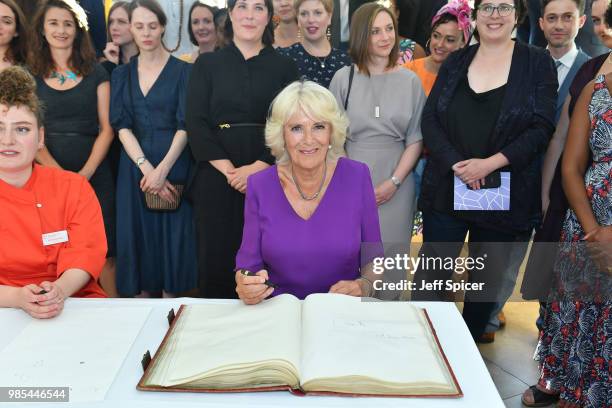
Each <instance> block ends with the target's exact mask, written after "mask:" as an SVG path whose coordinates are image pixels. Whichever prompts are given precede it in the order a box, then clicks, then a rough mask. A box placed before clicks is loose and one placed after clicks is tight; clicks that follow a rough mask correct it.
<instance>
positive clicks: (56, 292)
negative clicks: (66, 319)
mask: <svg viewBox="0 0 612 408" xmlns="http://www.w3.org/2000/svg"><path fill="white" fill-rule="evenodd" d="M39 286H40V287H41V288H43V289H44V290H46V291H47V293H45V294H44V295H43V296H45V298H46V300H44V301H42V302H38V304H39V305H40V306H49V305H55V304H57V305H59V306H60V310H61V309H63V307H64V300H66V296H65V295H64V291H63V290H62V288H61V287H60V286H59V285H58V284H57V283H56V282H49V281H44V282H41V283H40V285H39ZM58 314H59V313H58Z"/></svg>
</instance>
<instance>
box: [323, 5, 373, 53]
mask: <svg viewBox="0 0 612 408" xmlns="http://www.w3.org/2000/svg"><path fill="white" fill-rule="evenodd" d="M371 1H373V0H334V13H333V14H332V21H331V37H332V46H333V47H334V48H340V49H343V50H347V49H348V41H349V35H350V23H351V17H352V16H353V13H354V12H355V10H357V9H358V8H359V7H360V6H361V5H363V4H366V3H370V2H371Z"/></svg>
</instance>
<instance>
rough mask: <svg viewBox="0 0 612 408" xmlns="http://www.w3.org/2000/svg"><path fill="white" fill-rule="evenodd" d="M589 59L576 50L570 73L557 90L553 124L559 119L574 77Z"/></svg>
mask: <svg viewBox="0 0 612 408" xmlns="http://www.w3.org/2000/svg"><path fill="white" fill-rule="evenodd" d="M589 59H591V57H589V56H588V55H587V54H586V53H584V52H583V51H582V50H578V55H576V59H575V60H574V63H573V64H572V67H571V68H570V71H569V72H568V74H567V76H566V77H565V79H564V80H563V83H562V84H561V87H560V88H559V96H558V97H557V111H556V114H555V123H557V122H559V118H560V117H561V110H562V109H563V103H564V102H565V98H566V97H567V95H569V91H570V86H571V85H572V82H573V81H574V77H576V74H577V73H578V70H580V67H582V65H583V64H584V63H585V62H587V61H588V60H589Z"/></svg>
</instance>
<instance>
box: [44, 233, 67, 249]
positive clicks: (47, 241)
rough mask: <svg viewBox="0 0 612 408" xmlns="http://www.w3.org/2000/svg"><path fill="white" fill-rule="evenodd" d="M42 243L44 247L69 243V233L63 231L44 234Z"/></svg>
mask: <svg viewBox="0 0 612 408" xmlns="http://www.w3.org/2000/svg"><path fill="white" fill-rule="evenodd" d="M42 241H43V245H44V246H47V245H54V244H60V243H62V242H68V231H66V230H63V231H56V232H49V233H47V234H42Z"/></svg>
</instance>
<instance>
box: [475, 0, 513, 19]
mask: <svg viewBox="0 0 612 408" xmlns="http://www.w3.org/2000/svg"><path fill="white" fill-rule="evenodd" d="M485 7H491V9H492V10H491V14H486V13H485V12H484V10H483V8H485ZM500 7H509V8H510V11H509V12H508V14H503V15H502V13H501V11H500ZM477 10H478V12H479V13H482V15H483V16H485V17H493V14H495V11H497V15H498V16H499V17H508V16H509V15H510V14H512V12H513V11H516V5H514V4H508V3H500V4H498V5H497V6H494V5H492V4H491V3H485V4H480V5H479V6H478V7H477Z"/></svg>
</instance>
